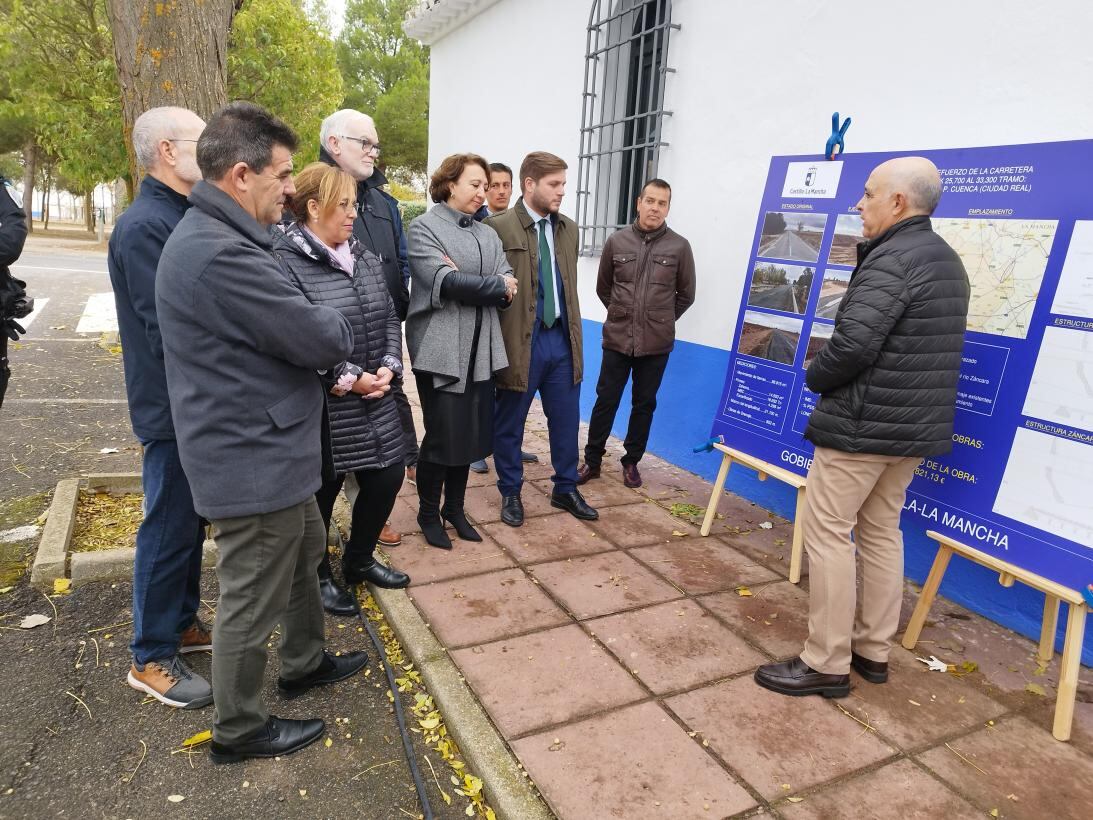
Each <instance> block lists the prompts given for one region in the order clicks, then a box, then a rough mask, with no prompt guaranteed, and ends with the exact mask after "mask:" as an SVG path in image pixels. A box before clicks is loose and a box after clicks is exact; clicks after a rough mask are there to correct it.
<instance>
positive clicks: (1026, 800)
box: [917, 717, 1093, 820]
mask: <svg viewBox="0 0 1093 820" xmlns="http://www.w3.org/2000/svg"><path fill="white" fill-rule="evenodd" d="M961 756H963V757H961ZM917 758H918V760H919V762H921V763H922V764H924V765H925V766H927V767H928V768H929V769H931V770H932V771H933V772H934V773H936V774H937V775H938V776H939V777H941V779H942V780H945V781H947V782H948V783H950V784H952V785H953V786H954V787H955V788H956V789H958V790H959V791H961V792H962V793H963V794H965V795H967V796H968V797H969V798H970V799H972V800H973V801H975V802H976V803H977V804H978V805H979V808H980V809H982V810H983V811H991V810H992V809H997V810H998V813H999V816H1000V817H1008V818H1014V820H1019V819H1023V818H1028V820H1042V819H1043V818H1045V817H1051V818H1053V820H1079V818H1088V817H1089V813H1090V812H1089V806H1090V795H1093V760H1090V758H1089V757H1088V756H1087V755H1084V754H1082V752H1081V751H1079V750H1078V749H1076V748H1074V747H1073V746H1071V745H1070V744H1068V743H1060V742H1059V741H1057V740H1055V739H1054V738H1052V736H1051V735H1050V734H1048V733H1047V732H1045V731H1044V730H1043V729H1041V728H1039V727H1037V726H1035V725H1034V724H1032V723H1030V722H1029V721H1027V720H1025V719H1024V718H1022V717H1014V718H1007V719H1005V720H1000V721H996V722H995V724H994V725H993V726H987V727H984V728H982V729H980V730H979V731H978V732H975V733H973V734H970V735H968V736H966V737H962V738H959V739H957V740H952V741H950V742H949V743H948V744H947V745H943V746H938V747H935V748H933V749H930V750H929V751H927V752H925V753H923V754H921V755H918V756H917ZM1010 795H1013V796H1012V797H1010ZM1015 798H1016V799H1015Z"/></svg>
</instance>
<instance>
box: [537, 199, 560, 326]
mask: <svg viewBox="0 0 1093 820" xmlns="http://www.w3.org/2000/svg"><path fill="white" fill-rule="evenodd" d="M546 231H547V220H546V219H545V218H544V219H541V220H540V221H539V282H540V283H542V286H543V324H544V325H546V326H547V327H554V320H555V319H556V318H557V317H558V309H557V307H556V305H555V297H554V260H553V259H552V258H551V256H550V245H549V244H548V243H547V237H546Z"/></svg>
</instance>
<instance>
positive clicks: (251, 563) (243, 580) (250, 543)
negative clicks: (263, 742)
mask: <svg viewBox="0 0 1093 820" xmlns="http://www.w3.org/2000/svg"><path fill="white" fill-rule="evenodd" d="M212 525H213V536H214V537H215V539H216V547H217V550H218V552H219V559H218V560H217V564H216V578H217V580H218V581H219V583H220V602H219V604H218V605H217V608H216V621H215V623H214V624H213V681H212V683H213V704H214V705H215V714H214V716H213V739H214V740H215V741H216V742H217V743H226V744H229V745H231V744H234V743H237V742H238V741H239V740H241V739H242V738H244V737H245V736H247V735H248V734H250V733H251V732H254V731H255V730H257V729H259V728H260V727H262V726H263V725H265V723H266V720H267V719H268V718H269V712H268V711H267V710H266V707H265V704H263V703H262V698H261V696H260V692H261V690H262V683H263V677H264V674H265V670H266V660H267V652H266V643H268V642H269V640H270V634H271V633H272V632H273V630H274V628H275V627H276V626H277V624H281V647H280V654H281V676H282V677H284V678H289V679H292V678H302V677H304V676H305V675H307V674H308V673H310V672H312V671H313V670H314V669H315V668H316V667H317V666H318V665H319V663H320V661H321V660H322V651H323V608H322V603H321V601H320V598H319V576H318V574H317V572H316V571H317V569H318V567H319V561H320V560H322V557H323V550H325V549H326V531H325V529H324V528H323V519H322V516H321V515H320V514H319V507H318V505H317V504H316V503H315V499H314V497H312V498H309V499H308V500H307V501H304V502H302V503H300V504H297V505H295V506H293V507H288V508H286V509H283V510H277V511H276V512H272V513H265V514H261V515H247V516H242V517H239V518H221V519H217V520H215V521H213V522H212Z"/></svg>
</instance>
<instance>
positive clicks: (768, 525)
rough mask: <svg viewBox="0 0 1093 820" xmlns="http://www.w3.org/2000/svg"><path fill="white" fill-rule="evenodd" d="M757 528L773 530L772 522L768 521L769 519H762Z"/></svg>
mask: <svg viewBox="0 0 1093 820" xmlns="http://www.w3.org/2000/svg"><path fill="white" fill-rule="evenodd" d="M759 529H761V530H773V529H774V525H773V524H772V523H770V522H769V521H764V522H763V523H762V524H760V525H759Z"/></svg>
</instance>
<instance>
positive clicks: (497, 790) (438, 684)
mask: <svg viewBox="0 0 1093 820" xmlns="http://www.w3.org/2000/svg"><path fill="white" fill-rule="evenodd" d="M369 591H371V593H372V595H373V597H374V598H375V599H376V603H378V604H379V606H380V608H381V609H382V610H383V614H384V616H385V617H386V618H387V622H388V623H389V624H390V625H391V628H392V629H393V630H394V631H395V634H396V635H397V636H398V639H399V642H400V643H401V644H402V648H403V650H405V651H406V653H407V654H408V655H409V656H410V658H411V660H413V662H414V663H415V664H416V665H417V669H418V671H419V672H420V673H421V675H422V677H423V678H424V679H425V685H426V688H427V689H428V690H429V693H430V694H431V695H432V696H433V702H434V703H435V704H436V707H437V708H438V709H439V710H440V712H441V714H443V715H444V723H445V725H446V726H447V727H448V731H449V732H450V733H451V735H452V737H454V738H455V742H456V743H457V744H459V750H460V751H461V752H462V753H463V757H464V759H465V760H466V762H467V766H468V768H469V769H470V770H471V772H472V773H473V774H475V775H476V776H477V777H480V778H482V783H483V785H484V786H485V790H486V796H487V802H488V803H489V805H490V806H492V807H493V810H494V812H496V814H497V816H498V818H500V820H554V814H553V813H552V812H551V811H550V809H548V808H547V806H546V804H545V803H544V802H543V801H542V799H540V798H539V797H538V796H537V795H536V794H535V791H534V790H533V789H532V787H531V783H530V782H529V781H528V779H527V778H526V777H524V775H523V770H522V769H520V768H519V764H518V763H517V761H516V758H515V757H514V756H513V754H512V752H510V751H509V747H508V746H507V745H506V744H505V741H504V740H503V739H502V737H501V735H500V734H498V732H497V730H496V729H495V728H494V726H493V724H492V723H491V722H490V719H489V718H488V717H487V716H486V712H485V711H484V710H483V709H482V706H481V705H480V704H479V703H478V700H477V699H476V698H475V696H474V695H473V694H471V690H470V687H468V686H467V684H466V682H465V681H464V680H463V677H462V675H460V673H459V669H458V668H457V667H456V665H455V663H454V662H453V661H452V659H451V658H449V657H448V653H447V652H446V651H445V649H444V647H442V646H441V645H440V642H439V641H437V639H436V636H434V635H433V633H432V631H431V630H430V629H429V627H428V626H427V625H426V624H425V622H424V621H423V620H422V618H421V615H420V614H419V613H418V611H417V607H415V606H414V604H413V602H412V601H411V600H410V597H409V596H408V595H407V594H406V592H405V591H404V590H392V589H379V588H378V587H374V586H369Z"/></svg>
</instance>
